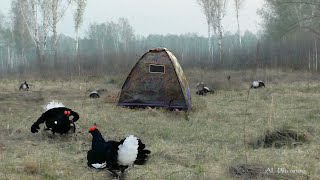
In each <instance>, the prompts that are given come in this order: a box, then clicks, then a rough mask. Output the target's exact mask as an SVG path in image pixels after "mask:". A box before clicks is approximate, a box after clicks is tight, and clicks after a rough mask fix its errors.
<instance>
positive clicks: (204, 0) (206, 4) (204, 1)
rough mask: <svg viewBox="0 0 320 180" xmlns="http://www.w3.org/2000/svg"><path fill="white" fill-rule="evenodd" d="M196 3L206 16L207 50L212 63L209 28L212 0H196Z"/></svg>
mask: <svg viewBox="0 0 320 180" xmlns="http://www.w3.org/2000/svg"><path fill="white" fill-rule="evenodd" d="M197 2H198V4H199V5H200V6H201V9H202V12H203V14H204V15H205V16H206V20H207V24H208V52H209V56H208V58H209V61H210V60H211V61H212V63H213V58H212V56H213V48H212V43H211V28H212V10H213V1H212V0H197Z"/></svg>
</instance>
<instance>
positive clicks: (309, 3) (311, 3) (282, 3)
mask: <svg viewBox="0 0 320 180" xmlns="http://www.w3.org/2000/svg"><path fill="white" fill-rule="evenodd" d="M284 4H308V5H313V6H319V7H320V4H316V3H313V2H296V1H293V2H289V1H287V2H279V3H277V5H284Z"/></svg>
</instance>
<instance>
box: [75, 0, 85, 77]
mask: <svg viewBox="0 0 320 180" xmlns="http://www.w3.org/2000/svg"><path fill="white" fill-rule="evenodd" d="M75 3H76V7H77V9H76V11H75V13H74V15H73V21H74V30H75V32H76V57H77V60H78V72H79V76H80V75H81V65H80V54H79V28H80V26H81V25H82V23H83V13H84V9H85V7H86V3H87V0H75Z"/></svg>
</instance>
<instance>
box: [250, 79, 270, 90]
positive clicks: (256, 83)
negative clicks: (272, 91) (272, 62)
mask: <svg viewBox="0 0 320 180" xmlns="http://www.w3.org/2000/svg"><path fill="white" fill-rule="evenodd" d="M261 87H266V86H265V84H264V82H263V81H261V80H258V81H253V82H252V85H251V88H254V89H257V88H261Z"/></svg>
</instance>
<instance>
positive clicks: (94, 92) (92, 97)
mask: <svg viewBox="0 0 320 180" xmlns="http://www.w3.org/2000/svg"><path fill="white" fill-rule="evenodd" d="M89 97H90V98H91V99H95V98H100V95H99V93H98V92H97V91H92V92H91V93H90V95H89Z"/></svg>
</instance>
